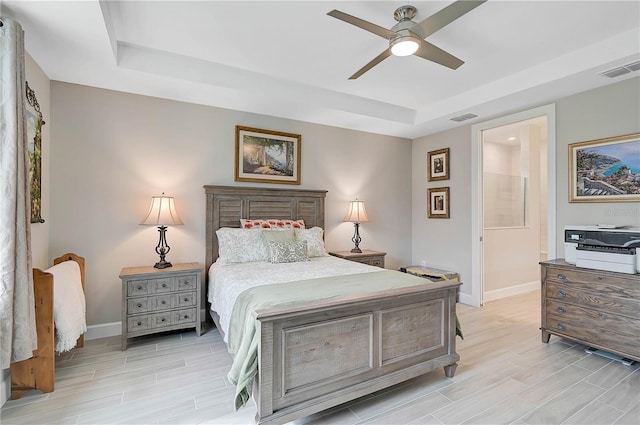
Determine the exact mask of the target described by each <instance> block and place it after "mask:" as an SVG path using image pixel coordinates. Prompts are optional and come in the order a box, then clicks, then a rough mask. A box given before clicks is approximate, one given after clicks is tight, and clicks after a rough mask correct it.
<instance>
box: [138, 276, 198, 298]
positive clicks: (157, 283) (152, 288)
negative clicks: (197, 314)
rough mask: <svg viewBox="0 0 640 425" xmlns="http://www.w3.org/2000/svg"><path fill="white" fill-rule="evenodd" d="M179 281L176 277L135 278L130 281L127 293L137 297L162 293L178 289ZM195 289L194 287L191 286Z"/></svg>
mask: <svg viewBox="0 0 640 425" xmlns="http://www.w3.org/2000/svg"><path fill="white" fill-rule="evenodd" d="M176 286H177V282H176V280H175V279H174V278H165V279H156V280H134V281H131V282H129V283H128V287H127V295H128V296H130V297H135V296H138V295H152V294H161V293H163V292H172V291H175V290H176ZM191 289H193V288H191Z"/></svg>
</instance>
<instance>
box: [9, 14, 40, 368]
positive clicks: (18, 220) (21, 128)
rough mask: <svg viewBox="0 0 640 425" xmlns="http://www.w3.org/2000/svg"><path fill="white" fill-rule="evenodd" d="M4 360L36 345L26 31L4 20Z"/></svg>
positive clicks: (23, 354)
mask: <svg viewBox="0 0 640 425" xmlns="http://www.w3.org/2000/svg"><path fill="white" fill-rule="evenodd" d="M0 23H2V26H1V27H0V87H1V89H0V280H1V284H2V287H1V288H0V360H1V362H2V368H3V369H6V368H8V367H9V365H10V363H12V362H16V361H20V360H24V359H28V358H30V357H32V356H33V350H35V349H36V348H37V344H38V342H37V335H36V319H35V311H34V299H33V276H32V271H31V235H30V230H31V229H30V226H31V223H30V221H31V215H30V194H29V193H30V192H29V158H28V152H27V148H28V145H27V122H26V119H25V106H26V95H25V76H24V32H23V31H22V27H21V26H20V24H19V23H17V22H15V21H13V20H11V19H5V18H0Z"/></svg>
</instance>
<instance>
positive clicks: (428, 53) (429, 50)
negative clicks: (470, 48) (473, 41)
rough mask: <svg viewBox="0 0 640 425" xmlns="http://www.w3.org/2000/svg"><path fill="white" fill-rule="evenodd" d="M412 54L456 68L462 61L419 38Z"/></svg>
mask: <svg viewBox="0 0 640 425" xmlns="http://www.w3.org/2000/svg"><path fill="white" fill-rule="evenodd" d="M414 55H416V56H420V57H421V58H424V59H427V60H430V61H432V62H436V63H439V64H440V65H444V66H446V67H447V68H451V69H458V67H459V66H460V65H462V64H463V63H464V61H462V60H460V59H458V58H457V57H455V56H453V55H452V54H450V53H447V52H445V51H444V50H442V49H441V48H439V47H436V46H434V45H433V44H431V43H429V42H428V41H426V40H420V47H418V50H417V51H416V52H415V53H414Z"/></svg>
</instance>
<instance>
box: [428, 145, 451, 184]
mask: <svg viewBox="0 0 640 425" xmlns="http://www.w3.org/2000/svg"><path fill="white" fill-rule="evenodd" d="M427 176H428V177H429V181H430V182H432V181H438V180H449V148H444V149H439V150H437V151H431V152H427Z"/></svg>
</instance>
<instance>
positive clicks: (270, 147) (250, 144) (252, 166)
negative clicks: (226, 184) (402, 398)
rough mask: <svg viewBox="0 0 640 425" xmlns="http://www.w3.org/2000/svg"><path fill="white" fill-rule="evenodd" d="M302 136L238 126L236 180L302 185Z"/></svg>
mask: <svg viewBox="0 0 640 425" xmlns="http://www.w3.org/2000/svg"><path fill="white" fill-rule="evenodd" d="M301 142H302V136H301V135H299V134H291V133H283V132H280V131H271V130H263V129H260V128H251V127H242V126H239V125H237V126H236V165H235V171H236V175H235V181H237V182H258V183H281V184H300V165H301V164H300V158H301V154H300V148H301V146H300V145H301Z"/></svg>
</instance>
